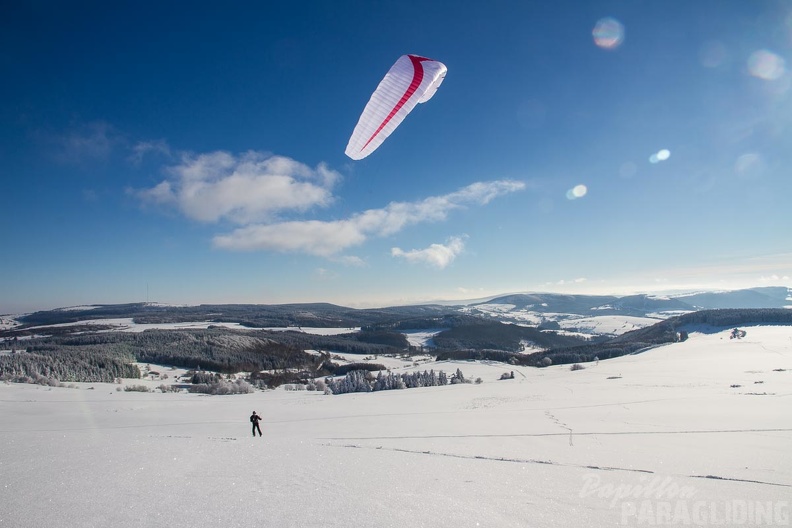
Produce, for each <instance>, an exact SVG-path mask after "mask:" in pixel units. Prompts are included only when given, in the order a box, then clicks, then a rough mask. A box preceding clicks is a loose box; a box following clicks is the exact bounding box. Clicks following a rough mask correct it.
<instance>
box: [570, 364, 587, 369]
mask: <svg viewBox="0 0 792 528" xmlns="http://www.w3.org/2000/svg"><path fill="white" fill-rule="evenodd" d="M584 368H586V367H584V366H583V365H581V364H580V363H574V364H573V365H572V366H571V367H569V370H583V369H584Z"/></svg>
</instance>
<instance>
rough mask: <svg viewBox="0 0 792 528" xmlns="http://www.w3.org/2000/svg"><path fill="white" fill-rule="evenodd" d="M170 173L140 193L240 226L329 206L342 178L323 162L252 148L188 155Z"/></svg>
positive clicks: (145, 197) (205, 219) (199, 217)
mask: <svg viewBox="0 0 792 528" xmlns="http://www.w3.org/2000/svg"><path fill="white" fill-rule="evenodd" d="M168 172H169V174H170V175H171V178H169V179H166V180H164V181H162V182H161V183H159V184H158V185H156V186H155V187H153V188H150V189H144V190H142V191H138V196H139V197H140V198H141V199H143V200H144V201H146V202H153V203H158V204H165V205H169V206H173V207H176V208H177V209H178V210H179V211H180V212H181V213H182V214H184V215H185V216H187V217H188V218H191V219H193V220H198V221H201V222H216V221H219V220H229V221H231V222H234V223H237V224H241V225H248V224H250V223H252V222H259V221H272V220H273V219H274V218H275V216H276V215H277V214H278V213H281V212H293V211H300V212H304V211H306V210H308V209H310V208H312V207H317V206H318V207H324V206H327V205H329V204H330V203H331V202H332V199H333V196H332V193H331V189H332V187H333V185H334V184H335V183H336V182H337V181H338V180H339V179H340V178H341V176H340V174H338V173H337V172H335V171H332V170H330V169H328V168H327V166H326V165H324V164H319V165H318V166H317V167H316V168H313V169H312V168H311V167H309V166H307V165H305V164H303V163H300V162H298V161H295V160H293V159H290V158H287V157H283V156H268V155H266V154H262V153H259V152H252V151H251V152H247V153H245V154H242V155H240V156H235V155H233V154H230V153H228V152H223V151H217V152H211V153H208V154H200V155H197V156H196V155H191V154H185V155H183V156H182V160H181V162H180V163H179V164H178V165H175V166H172V167H170V168H169V169H168Z"/></svg>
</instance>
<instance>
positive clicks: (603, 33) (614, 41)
mask: <svg viewBox="0 0 792 528" xmlns="http://www.w3.org/2000/svg"><path fill="white" fill-rule="evenodd" d="M591 34H592V35H593V36H594V43H595V44H596V45H597V46H599V47H600V48H603V49H608V50H612V49H616V48H618V47H619V46H621V43H622V42H624V25H622V23H621V22H619V21H618V20H616V19H615V18H612V17H605V18H601V19H599V20H598V21H597V24H596V25H595V26H594V30H593V31H592V32H591Z"/></svg>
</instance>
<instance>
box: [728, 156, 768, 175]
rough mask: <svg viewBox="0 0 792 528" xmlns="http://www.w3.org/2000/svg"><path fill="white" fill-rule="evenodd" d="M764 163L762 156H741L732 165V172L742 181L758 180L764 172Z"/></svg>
mask: <svg viewBox="0 0 792 528" xmlns="http://www.w3.org/2000/svg"><path fill="white" fill-rule="evenodd" d="M764 168H765V162H764V159H762V156H761V155H759V154H756V153H754V152H748V153H746V154H743V155H742V156H740V157H739V158H737V161H736V162H735V163H734V172H736V173H737V176H738V177H739V178H740V179H742V180H752V179H754V178H758V177H760V176H761V175H762V172H764Z"/></svg>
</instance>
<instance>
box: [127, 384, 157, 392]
mask: <svg viewBox="0 0 792 528" xmlns="http://www.w3.org/2000/svg"><path fill="white" fill-rule="evenodd" d="M124 392H151V389H149V388H148V387H146V386H145V385H127V386H126V387H124Z"/></svg>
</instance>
